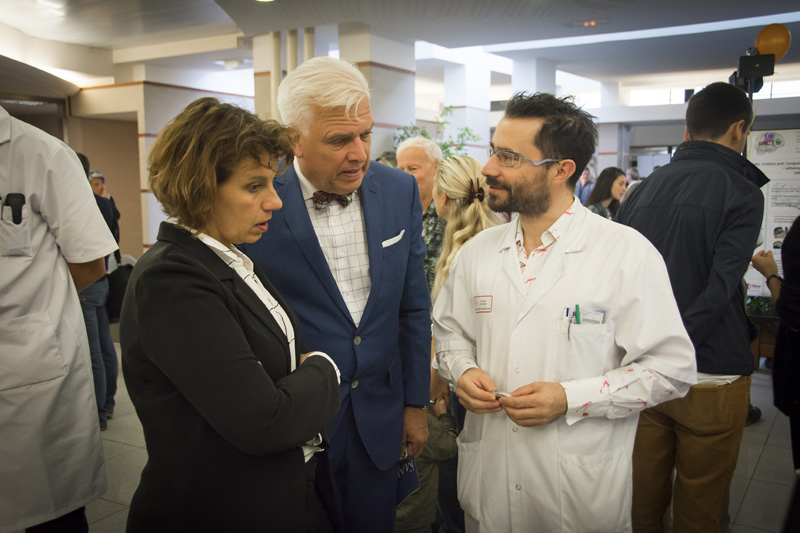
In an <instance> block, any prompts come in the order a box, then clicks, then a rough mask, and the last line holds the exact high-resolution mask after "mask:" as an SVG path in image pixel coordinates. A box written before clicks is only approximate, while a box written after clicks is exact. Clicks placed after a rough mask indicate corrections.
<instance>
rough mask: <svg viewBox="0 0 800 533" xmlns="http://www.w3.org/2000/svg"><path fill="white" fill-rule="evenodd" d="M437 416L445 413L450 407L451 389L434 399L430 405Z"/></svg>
mask: <svg viewBox="0 0 800 533" xmlns="http://www.w3.org/2000/svg"><path fill="white" fill-rule="evenodd" d="M429 409H430V410H431V412H432V413H433V414H434V416H436V417H437V418H438V417H440V416H442V415H443V414H445V413H446V412H447V411H448V410H449V409H450V391H447V392H445V393H442V394H440V395H439V396H437V397H436V398H434V399H433V405H431V406H430V407H429Z"/></svg>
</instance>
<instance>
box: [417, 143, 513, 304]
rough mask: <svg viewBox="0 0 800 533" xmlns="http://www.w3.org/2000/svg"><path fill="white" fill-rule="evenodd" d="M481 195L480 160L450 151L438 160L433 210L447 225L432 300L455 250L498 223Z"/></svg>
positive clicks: (483, 184)
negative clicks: (446, 155) (452, 154)
mask: <svg viewBox="0 0 800 533" xmlns="http://www.w3.org/2000/svg"><path fill="white" fill-rule="evenodd" d="M485 197H486V178H484V177H483V175H481V164H480V163H478V161H477V160H475V159H474V158H472V157H470V156H467V155H454V156H450V157H446V158H444V159H443V160H442V162H441V163H439V168H438V169H437V170H436V178H435V180H434V185H433V201H434V203H435V204H436V213H437V214H438V215H439V216H440V217H442V218H444V219H445V220H447V226H445V230H444V241H443V242H442V251H441V255H440V256H439V262H438V263H437V264H436V277H435V278H434V282H433V290H432V291H431V299H432V300H435V299H436V295H437V294H438V293H439V290H440V289H441V288H442V285H444V282H445V281H446V280H447V276H448V275H449V274H450V264H451V263H452V262H453V258H454V257H455V255H456V252H458V251H459V250H460V249H461V247H462V246H464V245H465V244H467V243H468V242H469V241H470V239H472V238H473V237H474V236H475V235H477V234H478V233H480V232H481V231H483V230H485V229H486V228H491V227H492V226H496V225H497V224H499V221H498V219H497V216H496V215H495V213H494V212H493V211H492V210H491V209H489V204H488V202H487V201H486V198H485Z"/></svg>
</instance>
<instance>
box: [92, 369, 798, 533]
mask: <svg viewBox="0 0 800 533" xmlns="http://www.w3.org/2000/svg"><path fill="white" fill-rule="evenodd" d="M752 383H753V384H752V390H751V395H752V398H753V404H755V405H757V406H758V407H760V408H761V411H762V413H763V417H762V419H761V420H760V421H758V422H757V423H755V424H753V425H751V426H750V427H747V428H745V432H744V438H743V442H742V448H741V452H740V454H739V463H738V465H737V467H736V472H735V474H734V478H733V482H732V484H731V497H730V516H731V520H732V524H733V528H732V532H733V533H753V532H761V531H780V527H781V525H782V523H783V517H784V515H785V513H786V510H787V508H788V504H789V498H790V496H791V492H792V487H793V483H794V481H795V479H796V478H795V473H794V469H793V468H792V459H791V450H790V444H789V421H788V419H787V418H786V416H784V415H783V414H782V413H780V412H778V410H777V409H776V408H775V407H774V406H773V405H772V388H771V376H770V373H769V370H767V369H765V368H762V369H761V370H759V371H757V372H756V373H755V374H753V382H752ZM102 435H103V449H104V451H105V458H106V475H107V476H108V492H106V494H105V495H104V496H103V497H102V498H101V499H100V500H97V501H96V502H94V503H92V504H90V505H89V506H87V515H88V519H89V523H90V532H91V533H118V532H124V531H125V521H126V519H127V516H128V506H129V505H130V503H131V498H132V497H133V492H134V490H136V486H137V484H138V482H139V474H140V472H141V470H142V468H143V467H144V464H145V462H146V461H147V451H146V450H145V447H144V437H143V435H142V426H141V424H140V423H139V419H138V418H137V416H136V412H135V411H134V409H133V405H132V404H131V401H130V399H129V398H128V394H127V391H126V390H125V382H124V380H123V379H122V376H120V379H119V390H118V392H117V407H116V408H115V412H114V419H113V420H110V421H109V423H108V430H107V431H105V432H103V434H102Z"/></svg>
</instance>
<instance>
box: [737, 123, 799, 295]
mask: <svg viewBox="0 0 800 533" xmlns="http://www.w3.org/2000/svg"><path fill="white" fill-rule="evenodd" d="M747 147H748V148H747V156H748V159H750V161H752V162H753V164H755V165H756V166H757V167H759V168H760V169H761V171H762V172H763V173H764V174H766V175H767V177H768V178H769V179H770V182H769V183H768V184H767V185H765V186H764V187H763V188H762V191H763V193H764V203H765V205H764V222H763V223H762V226H761V229H762V235H763V242H762V244H761V245H760V246H759V247H757V248H756V250H755V251H754V252H753V253H754V254H755V252H757V251H759V250H770V251H772V254H773V255H774V256H775V262H776V263H777V264H778V273H779V274H780V275H781V276H782V275H783V268H782V267H781V259H780V258H781V245H782V244H783V239H784V237H786V234H787V233H788V232H789V228H790V227H791V226H792V223H793V222H794V220H795V219H796V218H797V216H798V215H800V130H765V131H754V132H751V134H750V139H749V140H748V143H747ZM745 281H746V282H747V295H748V296H769V289H768V288H767V287H766V284H765V280H764V276H762V275H761V274H759V273H758V271H757V270H755V269H754V268H753V267H752V266H751V267H750V268H749V269H748V270H747V274H746V275H745Z"/></svg>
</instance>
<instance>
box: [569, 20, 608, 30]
mask: <svg viewBox="0 0 800 533" xmlns="http://www.w3.org/2000/svg"><path fill="white" fill-rule="evenodd" d="M603 24H608V20H607V19H601V20H582V21H578V22H573V23H572V24H570V26H572V27H573V28H593V27H595V26H602V25H603Z"/></svg>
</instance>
